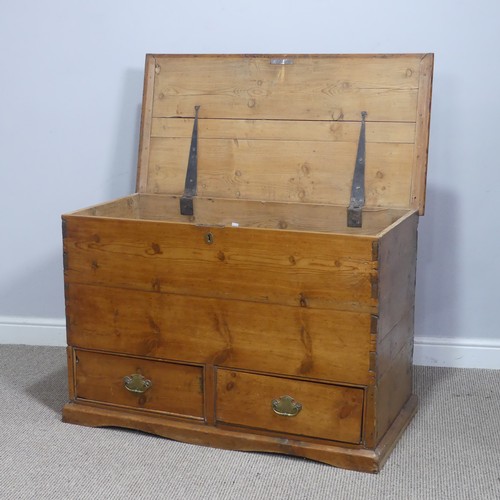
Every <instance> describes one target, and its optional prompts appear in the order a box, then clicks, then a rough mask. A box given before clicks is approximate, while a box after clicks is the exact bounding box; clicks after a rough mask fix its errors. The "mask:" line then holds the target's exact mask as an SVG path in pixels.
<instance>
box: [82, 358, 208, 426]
mask: <svg viewBox="0 0 500 500" xmlns="http://www.w3.org/2000/svg"><path fill="white" fill-rule="evenodd" d="M75 353H76V359H77V363H76V375H75V378H76V397H77V399H83V400H89V401H97V402H101V403H108V404H112V405H117V406H124V407H131V408H135V409H141V410H148V411H158V412H163V413H172V414H177V415H183V416H189V417H193V418H202V417H203V415H204V412H203V391H202V384H203V371H202V368H201V367H199V366H190V365H182V364H173V363H164V362H160V361H151V360H144V359H140V358H136V357H134V358H130V357H123V356H116V355H111V354H103V353H97V352H90V351H84V350H76V351H75ZM131 374H140V375H143V376H144V377H145V378H146V379H148V380H151V382H152V386H151V388H149V389H148V390H147V391H146V392H144V393H142V394H136V393H133V392H130V391H128V390H127V389H126V388H125V387H124V383H123V377H125V376H127V375H131Z"/></svg>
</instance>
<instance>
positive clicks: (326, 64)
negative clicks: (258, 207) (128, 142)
mask: <svg viewBox="0 0 500 500" xmlns="http://www.w3.org/2000/svg"><path fill="white" fill-rule="evenodd" d="M432 70H433V54H408V55H224V56H222V55H148V56H147V58H146V74H145V86H144V101H143V114H142V126H141V144H140V151H139V168H138V180H137V190H138V191H139V192H143V193H163V194H176V195H179V196H181V195H182V194H183V193H184V189H185V181H186V168H187V165H188V161H189V154H190V145H191V138H192V134H193V124H194V116H195V107H196V106H200V108H199V115H198V117H199V119H198V127H197V135H198V142H197V144H198V150H197V163H198V172H197V175H198V179H197V195H198V196H208V197H218V198H241V199H252V200H266V201H288V202H297V203H320V204H323V203H325V204H338V205H344V206H346V207H347V206H348V205H349V202H350V199H351V188H352V184H353V172H354V166H355V162H356V153H357V148H358V140H359V137H360V127H361V121H362V120H361V117H362V113H363V112H366V117H365V120H366V125H365V127H366V129H365V137H366V151H364V153H365V156H366V163H365V199H366V206H368V207H377V206H382V207H399V208H418V209H419V210H420V213H423V209H424V203H425V179H426V166H427V147H428V139H429V118H430V101H431V86H432Z"/></svg>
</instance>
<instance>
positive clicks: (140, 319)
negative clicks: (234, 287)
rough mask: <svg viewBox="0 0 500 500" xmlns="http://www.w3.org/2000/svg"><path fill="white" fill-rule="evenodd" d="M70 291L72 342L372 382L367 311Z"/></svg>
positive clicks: (79, 288) (176, 358) (88, 288)
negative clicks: (358, 311)
mask: <svg viewBox="0 0 500 500" xmlns="http://www.w3.org/2000/svg"><path fill="white" fill-rule="evenodd" d="M68 297H69V299H70V303H69V306H68V340H69V343H70V344H71V345H73V346H79V347H86V348H89V349H95V350H102V351H114V352H119V353H124V354H137V355H140V356H144V357H154V358H162V359H169V360H174V361H186V362H189V361H191V362H195V363H200V364H205V363H208V364H209V365H216V364H218V365H223V366H227V367H232V368H241V369H247V370H258V371H262V372H270V373H282V374H287V375H292V376H299V377H308V378H315V379H324V380H342V381H344V382H346V383H352V384H362V385H365V384H368V383H370V382H371V381H373V376H372V375H371V374H370V373H369V372H368V371H369V360H370V357H369V351H370V348H371V344H370V331H369V330H370V320H371V318H370V315H369V314H367V313H364V314H362V313H357V312H348V311H333V310H328V309H311V308H307V307H289V306H278V305H270V304H262V303H253V302H249V303H245V302H242V301H239V300H221V299H208V298H200V297H187V296H181V295H170V294H162V293H153V292H144V291H135V290H127V289H120V288H107V287H96V286H89V285H76V284H75V285H69V286H68ZM206 370H207V371H209V368H208V366H207V368H206ZM205 382H206V384H209V382H210V381H209V380H206V381H205ZM205 390H206V391H209V392H210V387H206V389H205Z"/></svg>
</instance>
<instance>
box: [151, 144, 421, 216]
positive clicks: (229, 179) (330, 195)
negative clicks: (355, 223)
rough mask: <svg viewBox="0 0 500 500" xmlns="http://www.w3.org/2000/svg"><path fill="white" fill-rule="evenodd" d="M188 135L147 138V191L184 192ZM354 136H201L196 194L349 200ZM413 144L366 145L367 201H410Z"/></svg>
mask: <svg viewBox="0 0 500 500" xmlns="http://www.w3.org/2000/svg"><path fill="white" fill-rule="evenodd" d="M189 147H190V139H188V138H153V139H151V154H150V165H149V179H148V192H151V193H167V194H182V193H183V191H184V182H185V178H186V165H187V162H188V156H189ZM356 150H357V142H352V143H348V142H324V141H321V142H317V141H302V142H294V141H272V140H266V141H247V140H229V139H199V141H198V194H199V195H200V196H208V197H220V198H235V199H254V200H268V201H293V202H296V203H329V204H339V205H345V206H347V205H348V204H349V199H350V193H351V185H352V177H353V170H354V163H355V159H356ZM412 161H413V145H411V144H381V143H371V144H367V146H366V205H367V206H375V207H376V206H384V207H399V208H401V207H406V206H408V193H409V191H410V182H411V169H412Z"/></svg>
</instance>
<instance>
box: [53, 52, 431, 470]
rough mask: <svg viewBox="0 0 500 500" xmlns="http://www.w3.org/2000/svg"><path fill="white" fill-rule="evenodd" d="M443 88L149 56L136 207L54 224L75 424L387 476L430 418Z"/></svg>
mask: <svg viewBox="0 0 500 500" xmlns="http://www.w3.org/2000/svg"><path fill="white" fill-rule="evenodd" d="M432 71H433V55H432V54H408V55H339V56H337V55H292V56H291V55H224V56H222V55H217V56H215V55H149V56H147V58H146V71H145V85H144V100H143V108H142V125H141V137H140V146H139V165H138V176H137V193H135V194H133V195H131V196H127V197H125V198H121V199H118V200H115V201H111V202H109V203H104V204H101V205H97V206H94V207H92V208H88V209H84V210H80V211H77V212H74V213H71V214H67V215H64V216H63V233H64V234H63V236H64V265H65V273H64V274H65V294H66V312H67V338H68V345H69V347H68V363H69V392H70V400H71V402H70V403H69V404H67V405H66V406H65V407H64V410H63V419H64V421H66V422H72V423H76V424H82V425H88V426H118V427H126V428H132V429H138V430H142V431H146V432H149V433H153V434H157V435H160V436H165V437H168V438H171V439H175V440H179V441H185V442H189V443H196V444H202V445H208V446H214V447H220V448H227V449H235V450H247V451H260V452H275V453H284V454H289V455H295V456H299V457H307V458H309V459H313V460H317V461H321V462H325V463H328V464H331V465H334V466H337V467H343V468H348V469H354V470H359V471H368V472H377V471H379V470H380V468H381V467H382V465H383V463H384V461H385V459H386V458H387V456H388V455H389V453H390V452H391V450H392V449H393V447H394V445H395V444H396V442H397V440H398V438H399V436H400V435H401V433H402V432H403V430H404V428H405V427H406V425H407V424H408V422H409V421H410V420H411V418H412V416H413V415H414V413H415V411H416V405H417V399H416V396H415V395H412V355H413V323H414V321H413V318H414V290H415V266H416V248H417V223H418V218H419V214H422V213H423V210H424V200H425V179H426V164H427V147H428V132H429V116H430V101H431V86H432Z"/></svg>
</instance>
